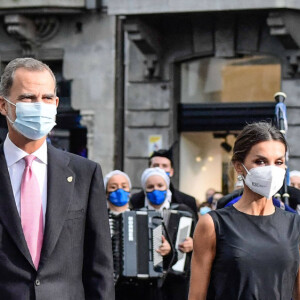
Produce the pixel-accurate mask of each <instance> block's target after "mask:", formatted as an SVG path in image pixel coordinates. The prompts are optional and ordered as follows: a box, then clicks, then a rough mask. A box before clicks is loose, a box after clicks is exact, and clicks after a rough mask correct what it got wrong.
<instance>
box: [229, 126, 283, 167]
mask: <svg viewBox="0 0 300 300" xmlns="http://www.w3.org/2000/svg"><path fill="white" fill-rule="evenodd" d="M265 141H279V142H281V143H282V144H283V145H284V146H285V151H287V148H288V145H287V142H286V140H285V138H284V135H283V134H282V133H281V132H280V131H279V129H277V128H276V127H274V126H272V125H271V124H270V123H267V122H257V123H252V124H248V125H246V126H245V127H244V129H243V130H242V132H241V133H240V134H239V135H238V137H237V138H236V141H235V143H234V147H233V155H232V159H231V161H232V162H237V161H238V162H242V163H243V162H244V161H245V158H246V156H247V154H248V153H249V152H250V150H251V148H252V147H253V146H254V145H256V144H258V143H260V142H265Z"/></svg>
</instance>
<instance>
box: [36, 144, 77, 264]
mask: <svg viewBox="0 0 300 300" xmlns="http://www.w3.org/2000/svg"><path fill="white" fill-rule="evenodd" d="M69 160H70V159H69V156H68V155H66V153H65V152H63V151H60V150H57V149H55V148H54V147H52V146H51V145H48V183H47V211H46V223H45V231H44V242H43V247H42V253H41V259H40V267H42V265H43V264H44V262H45V261H46V259H47V257H49V255H50V254H51V253H52V251H53V249H54V247H55V245H56V243H57V240H58V237H59V235H60V232H61V230H62V227H63V225H64V222H65V218H66V215H67V212H68V208H69V204H70V199H72V194H73V188H74V182H75V175H74V173H73V171H72V170H71V169H70V168H69V167H68V164H69Z"/></svg>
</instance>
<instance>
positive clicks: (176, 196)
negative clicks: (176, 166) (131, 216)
mask: <svg viewBox="0 0 300 300" xmlns="http://www.w3.org/2000/svg"><path fill="white" fill-rule="evenodd" d="M170 191H171V192H172V200H171V203H177V204H185V205H187V206H188V207H189V208H190V209H191V210H192V211H193V213H194V218H195V219H196V220H198V210H197V206H196V199H195V198H194V197H192V196H190V195H187V194H185V193H182V192H180V191H178V190H177V189H175V188H174V186H173V184H172V183H171V184H170ZM130 204H131V207H132V208H133V209H140V208H143V207H144V204H145V194H144V191H140V192H138V193H136V194H133V195H132V196H131V199H130Z"/></svg>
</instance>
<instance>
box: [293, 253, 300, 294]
mask: <svg viewBox="0 0 300 300" xmlns="http://www.w3.org/2000/svg"><path fill="white" fill-rule="evenodd" d="M299 252H300V249H299ZM299 272H300V268H299V269H298V274H297V277H296V281H295V285H294V294H293V300H300V274H299Z"/></svg>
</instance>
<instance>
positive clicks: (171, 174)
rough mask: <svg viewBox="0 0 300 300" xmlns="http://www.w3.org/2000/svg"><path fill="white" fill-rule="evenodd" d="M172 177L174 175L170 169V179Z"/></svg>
mask: <svg viewBox="0 0 300 300" xmlns="http://www.w3.org/2000/svg"><path fill="white" fill-rule="evenodd" d="M173 175H174V169H173V168H171V169H170V177H173Z"/></svg>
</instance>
